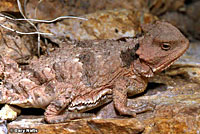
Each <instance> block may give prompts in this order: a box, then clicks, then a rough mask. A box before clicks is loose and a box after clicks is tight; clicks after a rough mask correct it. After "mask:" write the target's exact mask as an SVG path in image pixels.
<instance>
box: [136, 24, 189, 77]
mask: <svg viewBox="0 0 200 134" xmlns="http://www.w3.org/2000/svg"><path fill="white" fill-rule="evenodd" d="M142 29H143V31H144V33H145V34H144V37H143V38H142V39H141V40H140V41H139V48H138V50H137V51H136V54H137V55H138V56H139V62H140V65H141V66H142V67H140V68H136V70H137V71H138V72H139V73H142V75H144V76H145V77H151V76H152V75H153V74H154V73H156V72H161V71H162V70H164V69H166V68H167V67H169V66H170V65H171V64H172V63H173V62H174V61H175V60H176V59H177V58H179V57H180V56H181V55H182V54H183V53H184V52H185V51H186V50H187V48H188V47H189V41H188V39H186V38H185V37H184V35H183V34H182V33H181V32H180V31H179V30H178V29H177V28H176V27H174V26H173V25H171V24H170V23H167V22H161V21H157V22H155V23H154V24H148V25H144V26H142ZM139 69H140V70H139ZM142 69H143V70H142Z"/></svg>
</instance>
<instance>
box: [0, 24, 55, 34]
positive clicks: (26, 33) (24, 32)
mask: <svg viewBox="0 0 200 134" xmlns="http://www.w3.org/2000/svg"><path fill="white" fill-rule="evenodd" d="M0 26H1V27H3V28H5V29H7V30H10V31H12V32H16V33H18V34H42V35H53V34H52V33H41V32H27V33H25V32H20V31H17V30H14V29H12V28H9V27H7V26H5V25H2V24H0Z"/></svg>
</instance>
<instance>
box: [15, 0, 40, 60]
mask: <svg viewBox="0 0 200 134" xmlns="http://www.w3.org/2000/svg"><path fill="white" fill-rule="evenodd" d="M17 4H18V8H19V11H20V13H21V15H22V16H23V17H24V18H25V19H27V18H26V16H25V15H24V13H23V11H22V6H21V3H20V1H19V0H17ZM26 21H27V22H28V23H29V24H31V25H32V26H33V27H34V28H35V30H36V31H37V32H38V56H40V34H39V30H38V28H37V27H36V26H35V24H33V23H32V22H31V21H29V20H26Z"/></svg>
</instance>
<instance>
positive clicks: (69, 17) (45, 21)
mask: <svg viewBox="0 0 200 134" xmlns="http://www.w3.org/2000/svg"><path fill="white" fill-rule="evenodd" d="M0 16H2V17H5V18H7V19H10V20H16V21H24V20H29V21H33V22H42V23H53V22H56V21H58V20H62V19H80V20H85V21H86V20H88V19H86V18H82V17H76V16H60V17H57V18H55V19H53V20H38V19H14V18H12V17H9V16H6V15H4V14H0Z"/></svg>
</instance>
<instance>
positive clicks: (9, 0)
mask: <svg viewBox="0 0 200 134" xmlns="http://www.w3.org/2000/svg"><path fill="white" fill-rule="evenodd" d="M22 5H23V4H22ZM1 11H7V12H9V11H10V12H19V9H18V6H17V1H16V0H14V1H13V0H1V1H0V12H1Z"/></svg>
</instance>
